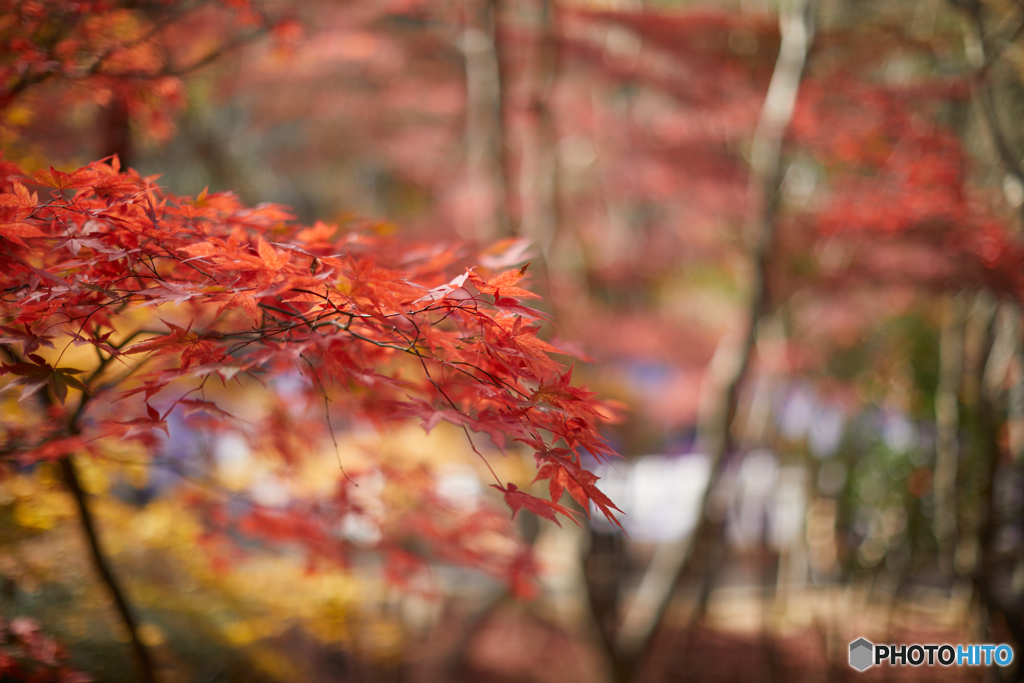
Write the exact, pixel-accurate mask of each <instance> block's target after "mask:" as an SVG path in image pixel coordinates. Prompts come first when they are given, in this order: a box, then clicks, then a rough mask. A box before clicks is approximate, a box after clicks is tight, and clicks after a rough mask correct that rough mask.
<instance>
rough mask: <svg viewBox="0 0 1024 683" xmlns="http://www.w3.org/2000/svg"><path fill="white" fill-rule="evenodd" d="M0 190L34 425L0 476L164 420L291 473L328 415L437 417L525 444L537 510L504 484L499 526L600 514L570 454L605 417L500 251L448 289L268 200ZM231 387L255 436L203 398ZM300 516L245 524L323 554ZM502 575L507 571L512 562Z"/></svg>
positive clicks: (428, 248) (60, 185) (599, 442)
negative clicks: (263, 396)
mask: <svg viewBox="0 0 1024 683" xmlns="http://www.w3.org/2000/svg"><path fill="white" fill-rule="evenodd" d="M3 189H4V190H5V192H4V194H3V195H0V206H2V211H3V217H2V224H0V234H2V236H3V237H2V238H3V241H4V245H5V252H4V254H3V256H0V259H2V261H3V265H2V269H0V270H2V273H3V275H2V288H3V291H4V297H3V302H2V306H3V310H2V314H3V318H4V323H5V324H4V328H3V330H4V337H3V345H4V348H5V349H6V350H7V353H8V355H9V356H10V362H8V363H5V364H3V366H2V372H3V374H5V375H8V376H11V377H12V378H13V384H16V385H20V387H21V401H22V402H23V403H24V404H26V405H28V406H31V405H35V406H36V410H37V411H38V412H37V415H36V417H35V418H34V419H32V420H29V421H27V422H25V423H23V424H22V425H10V426H8V428H7V431H8V433H7V439H6V446H5V449H4V451H3V457H4V459H5V460H6V461H8V462H11V463H17V464H18V465H29V464H32V463H34V462H38V461H41V460H52V459H59V458H66V457H68V456H70V455H72V454H78V453H89V454H91V455H93V456H96V457H103V455H104V453H105V450H106V445H107V444H109V443H113V442H123V441H126V440H127V441H137V442H140V443H142V444H143V445H145V446H147V447H153V446H154V445H155V444H156V439H157V437H158V433H159V432H164V433H165V434H167V433H168V418H169V416H170V415H171V414H172V413H175V412H180V413H181V415H182V416H183V417H184V418H185V419H187V420H193V421H200V422H201V423H203V424H206V425H208V426H213V427H214V428H216V429H220V430H234V431H237V432H238V433H240V434H242V435H244V437H245V438H246V439H248V440H249V442H250V444H251V447H252V448H253V450H254V451H257V452H270V453H273V454H275V455H276V456H277V457H279V458H281V459H282V460H283V461H284V462H286V463H293V462H296V461H299V460H301V459H303V458H305V457H307V456H309V454H310V452H311V451H313V450H315V445H314V440H313V439H311V438H310V435H316V434H320V435H321V436H322V437H326V433H327V432H328V431H330V432H331V436H332V437H333V436H334V435H333V428H332V427H331V425H330V422H329V420H330V415H331V413H332V412H333V413H334V414H335V416H337V415H339V414H341V415H345V416H349V418H352V417H355V416H358V417H359V418H362V419H365V420H367V421H371V422H374V423H377V424H386V423H389V422H393V421H401V420H418V421H419V422H420V423H421V424H422V425H423V427H424V428H425V429H428V430H429V429H431V428H432V427H434V426H435V425H436V424H437V423H438V422H440V421H445V422H449V423H451V424H454V425H456V426H458V427H459V428H461V429H463V430H464V431H465V435H466V438H467V439H468V440H469V443H470V444H471V445H472V446H473V448H474V450H476V452H477V453H478V454H480V456H481V457H483V452H482V451H481V450H480V449H479V448H478V446H477V443H478V441H479V436H478V435H486V436H487V437H489V440H490V441H491V442H492V443H493V444H496V445H497V446H498V447H500V448H505V447H506V446H508V445H510V444H512V443H513V442H520V443H523V444H526V445H528V446H529V448H531V449H532V450H533V451H534V453H535V456H536V460H537V464H538V466H539V467H540V471H539V473H538V478H539V479H549V480H550V481H551V496H552V499H551V500H544V499H541V498H537V497H535V496H533V495H532V494H530V493H528V492H526V491H523V490H520V489H517V487H516V485H515V484H510V483H508V484H507V483H505V482H502V481H500V480H498V481H497V483H496V484H495V487H496V488H498V489H500V490H501V491H502V493H504V496H505V500H506V502H507V503H508V504H509V506H510V507H511V508H512V510H513V513H515V512H517V511H518V510H520V509H521V508H523V507H525V508H526V509H528V510H530V511H532V512H535V513H537V514H539V515H542V516H544V517H547V518H548V519H551V520H553V521H556V518H555V514H556V513H559V514H562V515H565V516H569V517H570V518H571V517H572V514H573V513H572V512H570V511H569V510H568V509H567V508H565V507H563V506H561V505H559V503H558V499H559V497H560V495H561V492H562V490H563V489H564V488H568V490H569V492H570V493H571V494H572V496H573V498H574V499H575V500H576V501H578V502H579V503H580V505H581V506H582V509H583V510H584V511H589V506H590V504H591V503H593V504H594V505H595V506H596V507H597V508H598V509H599V510H600V511H601V512H602V513H603V514H604V515H605V516H607V518H608V519H610V520H612V521H613V522H614V521H615V516H614V511H615V510H616V508H615V506H614V504H613V503H612V502H611V501H610V500H608V499H607V498H606V497H605V496H604V495H603V494H601V493H600V491H598V490H597V488H596V486H595V483H596V477H595V476H594V475H593V474H591V473H590V472H588V471H587V470H586V469H585V468H584V467H583V466H582V465H581V458H582V457H583V455H584V454H589V455H591V456H593V457H596V458H599V459H604V458H608V457H610V456H611V455H613V453H612V451H611V450H610V448H609V447H608V445H607V443H606V442H605V440H604V439H603V438H602V437H601V436H600V434H599V433H598V431H597V423H598V422H599V420H600V418H601V411H600V406H599V404H598V403H597V402H596V401H595V400H594V398H593V396H592V395H591V394H590V393H589V392H585V391H582V390H580V389H578V388H575V387H573V386H571V384H570V381H569V380H570V377H571V369H565V368H564V366H563V365H562V364H560V363H559V362H556V360H554V358H553V356H555V355H558V354H559V353H560V352H559V351H558V349H556V348H555V347H553V346H552V345H551V344H549V343H547V342H545V341H544V340H542V339H541V338H540V337H538V331H539V330H540V327H539V324H538V323H539V322H540V321H541V320H542V315H541V314H540V313H539V312H538V311H536V310H534V309H531V308H530V307H528V306H527V305H525V304H524V300H527V299H529V298H533V297H535V295H533V294H532V293H531V292H529V291H528V290H526V289H523V288H521V287H520V286H519V285H520V283H521V280H522V279H523V277H524V275H525V273H526V270H527V268H526V265H523V266H521V267H517V268H512V269H508V270H504V271H503V272H498V271H500V270H501V269H502V268H504V267H505V266H507V265H509V264H507V263H505V262H504V260H503V258H502V253H501V252H500V251H499V252H495V253H491V254H489V255H487V256H486V257H485V259H484V261H485V262H486V263H487V264H488V265H489V266H490V268H487V267H479V268H470V269H463V271H462V273H461V274H459V275H456V276H455V277H452V271H453V270H455V266H456V264H457V263H458V261H459V259H458V256H457V254H456V252H455V251H453V250H450V249H446V248H443V247H440V246H433V245H411V244H403V243H400V242H398V241H396V240H391V239H387V238H383V237H379V236H377V235H375V234H374V232H373V230H372V229H369V228H370V227H372V226H360V225H353V226H338V225H328V224H325V223H317V224H315V225H314V226H312V227H305V226H301V225H295V224H292V223H290V222H288V218H289V217H288V215H287V213H286V212H285V211H284V210H283V209H282V208H280V207H277V206H269V205H267V206H258V207H255V208H249V207H245V206H243V205H241V204H240V203H239V202H238V200H237V199H236V198H235V197H233V196H232V195H230V194H210V195H206V194H203V195H200V196H199V197H197V198H194V199H191V198H178V197H174V196H172V195H169V194H168V193H166V192H164V191H163V190H162V189H160V187H159V186H158V185H157V184H156V183H155V181H154V180H153V179H149V178H142V177H140V176H139V175H138V174H137V173H135V172H133V171H127V172H125V171H121V170H120V168H119V165H118V162H117V159H111V160H107V161H103V162H97V163H94V164H91V165H89V166H87V167H85V168H82V169H79V170H77V171H75V172H72V173H64V172H61V171H57V170H54V169H49V170H45V171H38V172H35V173H33V174H31V175H23V174H21V173H20V172H18V170H17V169H15V168H13V167H12V166H11V165H10V164H7V165H6V166H5V167H4V177H3ZM514 251H517V250H514ZM492 271H493V272H492ZM79 346H84V347H87V348H88V347H91V348H92V351H93V353H94V355H95V361H94V362H93V363H92V364H91V365H89V366H88V367H84V366H83V367H74V366H71V365H69V364H68V363H67V362H66V361H64V360H63V357H64V355H65V352H66V351H67V350H68V349H69V348H73V347H79ZM243 378H245V379H246V380H248V379H256V380H258V381H260V382H264V383H268V384H270V385H271V386H272V389H273V390H272V391H271V392H269V393H270V394H271V396H273V397H274V399H273V401H272V404H271V405H270V406H269V407H267V408H266V411H265V413H264V414H262V415H260V416H259V419H258V420H256V422H255V423H254V422H252V421H246V420H242V419H241V418H237V417H235V416H233V415H232V414H231V413H230V412H229V411H228V410H226V409H224V408H223V407H221V406H220V405H218V403H217V402H216V401H215V400H212V399H211V398H209V397H208V396H207V393H208V388H209V387H210V385H211V383H213V384H221V385H228V384H232V383H234V384H237V385H239V386H241V384H242V380H243ZM282 378H287V379H288V382H287V387H285V383H283V381H282ZM275 383H276V384H275ZM33 402H34V403H33ZM321 450H322V449H321ZM339 466H340V467H342V468H343V467H344V463H342V462H339ZM338 476H339V478H340V479H341V480H342V483H341V484H340V485H339V489H338V491H339V492H338V498H337V499H336V500H335V501H334V503H335V505H334V506H333V507H332V510H333V511H334V514H335V515H336V516H339V515H344V514H346V513H348V512H351V511H352V510H353V509H354V508H353V507H352V506H346V504H345V498H346V495H347V492H348V489H349V485H350V484H355V482H354V481H353V480H351V479H348V478H346V477H345V476H343V472H339V475H338ZM306 512H309V513H311V514H308V515H302V514H300V513H298V511H297V510H291V511H288V512H286V513H279V512H272V513H267V514H262V516H261V513H259V512H258V511H257V512H254V513H252V514H250V515H249V516H248V517H247V518H246V519H245V520H243V527H245V528H246V529H247V530H249V531H253V530H255V529H258V530H259V531H260V533H263V534H267V533H270V534H271V535H275V534H276V535H279V536H280V535H284V536H291V537H293V538H296V539H300V540H301V539H306V540H307V541H310V542H311V543H312V544H313V545H316V546H317V547H318V548H321V549H323V548H325V547H327V546H329V545H330V543H331V539H330V537H329V536H322V535H321V536H318V535H317V534H319V533H321V532H319V531H316V529H324V528H327V527H328V526H329V525H328V524H327V522H326V521H325V520H324V519H322V518H321V517H322V516H319V517H318V516H317V515H316V514H312V513H313V511H312V510H308V511H306ZM271 518H275V519H277V521H273V522H272V521H271ZM289 520H290V521H289ZM430 523H431V522H429V521H428V522H422V524H430ZM481 523H483V524H491V525H492V526H493V524H494V523H493V522H481V521H480V520H477V521H476V522H474V524H477V525H479V524H481ZM463 531H465V530H463ZM446 535H447V537H448V538H449V540H450V539H456V541H457V542H456V543H455V545H458V543H460V542H464V541H465V539H466V537H467V535H471V534H470V533H462V532H460V531H459V530H457V529H448V530H447V531H437V532H436V533H434V531H431V533H429V534H427V535H426V537H427V538H437V539H443V538H445V537H446ZM314 541H315V543H313V542H314ZM452 553H454V554H456V555H458V554H459V553H461V554H462V559H463V560H465V561H468V562H469V563H470V564H474V565H478V564H486V563H487V559H486V558H482V557H481V558H476V557H472V553H469V551H467V550H465V549H464V548H463V549H461V550H458V551H452ZM321 554H323V555H325V556H332V555H335V556H336V555H338V553H337V552H335V551H331V550H326V551H321ZM517 562H518V563H519V564H517ZM506 564H507V565H508V566H507V567H506V569H507V570H508V572H505V573H509V572H515V571H518V569H517V567H519V565H521V564H522V563H521V561H519V560H516V558H515V557H512V558H509V561H508V563H506ZM499 573H500V572H499Z"/></svg>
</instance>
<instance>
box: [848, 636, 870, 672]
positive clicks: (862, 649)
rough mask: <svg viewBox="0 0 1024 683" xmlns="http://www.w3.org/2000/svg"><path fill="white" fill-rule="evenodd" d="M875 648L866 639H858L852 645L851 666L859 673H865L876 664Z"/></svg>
mask: <svg viewBox="0 0 1024 683" xmlns="http://www.w3.org/2000/svg"><path fill="white" fill-rule="evenodd" d="M874 653H875V646H874V645H872V644H871V642H870V641H868V640H865V639H864V638H858V639H857V640H855V641H853V642H852V643H850V666H852V667H853V668H854V669H856V670H857V671H863V670H864V669H866V668H868V667H869V666H871V665H872V664H873V663H874V662H873V661H872V660H873V659H874Z"/></svg>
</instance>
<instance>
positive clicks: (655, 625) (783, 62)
mask: <svg viewBox="0 0 1024 683" xmlns="http://www.w3.org/2000/svg"><path fill="white" fill-rule="evenodd" d="M813 20H814V2H813V0H792V2H790V4H789V6H788V7H786V8H785V9H784V10H783V11H782V12H781V13H780V16H779V28H780V32H781V36H782V42H781V45H780V48H779V56H778V59H777V61H776V64H775V69H774V71H773V73H772V78H771V82H770V84H769V87H768V93H767V95H766V96H765V101H764V104H763V106H762V109H761V114H760V117H759V118H758V122H757V127H756V129H755V131H754V138H753V143H752V146H751V154H750V176H749V181H748V190H747V194H748V207H747V211H748V213H747V221H746V224H745V226H744V234H745V236H746V239H747V241H748V244H749V254H750V260H751V262H752V266H753V268H752V278H751V282H750V285H749V286H750V295H749V299H748V303H747V306H746V309H745V311H744V314H743V318H742V320H741V321H740V322H739V324H738V325H737V326H736V327H735V328H734V329H733V331H731V332H730V333H728V334H727V335H726V336H725V337H724V338H723V339H722V340H721V342H720V343H719V346H718V349H717V351H716V352H715V355H714V357H713V358H712V360H711V363H710V365H709V367H708V370H707V372H706V374H705V379H704V385H703V387H702V397H701V406H700V413H699V416H698V420H699V422H698V445H697V448H698V451H699V452H701V453H705V454H707V455H708V456H710V457H711V461H712V466H711V474H710V476H709V478H708V483H707V486H706V488H705V490H704V494H703V497H702V501H701V507H700V509H701V511H702V515H701V518H700V521H699V522H698V524H697V527H696V528H695V529H694V530H693V532H692V533H691V535H690V537H689V539H687V540H685V541H683V542H680V543H674V544H663V545H661V546H659V547H658V549H657V550H656V551H655V554H654V557H653V558H652V560H651V564H650V567H649V568H648V571H647V573H646V575H645V576H644V577H643V579H642V581H641V585H640V588H639V589H638V591H637V598H636V599H634V600H633V604H632V605H631V606H630V609H629V610H627V611H626V613H625V615H624V616H623V620H622V626H621V628H620V629H619V634H618V638H617V642H616V649H615V652H614V653H613V655H614V659H615V661H616V670H617V671H616V678H617V680H619V681H623V682H625V681H630V680H639V675H640V671H639V665H640V663H641V662H642V661H643V660H644V659H645V656H646V655H649V654H650V652H651V651H652V645H653V644H654V642H655V641H656V640H657V632H658V631H659V630H661V629H662V628H663V626H664V623H665V621H666V616H667V614H668V610H669V607H670V605H671V602H672V598H673V597H674V595H675V593H676V590H677V589H678V587H679V585H680V584H681V582H682V580H683V578H684V576H685V575H686V573H687V571H688V569H689V565H690V564H691V561H692V559H693V558H694V556H695V549H696V547H697V546H698V545H699V544H704V545H706V541H707V539H708V538H709V537H710V536H713V535H715V533H716V531H717V529H715V528H713V527H714V526H716V525H714V524H713V523H712V520H711V519H710V517H709V515H708V508H709V502H710V499H711V494H712V492H713V490H714V487H715V485H716V483H717V481H718V479H719V476H720V474H721V471H722V464H723V462H724V460H725V455H726V453H727V452H728V451H729V450H730V448H731V446H732V443H731V441H732V439H731V432H732V423H733V421H734V419H735V416H736V409H737V403H738V397H739V391H740V387H741V386H742V384H743V381H744V379H745V378H746V376H747V372H748V369H749V365H750V357H751V353H752V351H753V348H754V343H755V340H756V339H757V332H758V325H759V322H760V320H761V318H762V317H763V316H764V315H765V313H766V312H767V311H768V310H770V307H771V297H770V294H769V291H768V280H769V270H770V268H771V257H772V253H773V249H774V244H775V227H776V214H777V208H778V195H779V186H780V181H781V178H782V177H783V175H784V174H783V170H784V169H783V157H782V146H783V140H784V137H785V134H786V131H787V129H788V128H789V124H790V121H791V120H792V116H793V110H794V108H795V106H796V98H797V94H798V92H799V88H800V83H801V81H802V79H803V74H804V67H805V65H806V62H807V55H808V52H809V50H810V46H811V42H812V39H813V32H814V21H813ZM716 555H717V553H716V552H714V551H711V552H710V554H709V555H708V557H709V558H713V557H714V556H716ZM712 563H713V562H712Z"/></svg>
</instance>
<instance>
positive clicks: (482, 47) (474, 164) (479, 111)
mask: <svg viewBox="0 0 1024 683" xmlns="http://www.w3.org/2000/svg"><path fill="white" fill-rule="evenodd" d="M499 15H500V12H499V7H498V1H497V0H466V4H465V27H464V29H463V31H462V41H461V42H462V53H463V55H464V57H465V61H466V174H467V178H466V181H467V190H468V192H469V197H468V200H469V201H470V202H471V205H472V211H471V215H472V220H473V222H474V225H473V227H472V230H473V234H472V235H470V236H471V237H473V238H475V239H477V240H479V241H481V242H487V241H490V240H494V239H497V238H499V237H506V236H509V235H512V234H514V227H513V225H512V221H511V217H510V215H509V212H508V210H507V208H508V184H509V183H508V178H507V172H508V167H509V162H508V159H507V156H508V155H507V152H506V150H505V144H506V140H505V126H504V120H503V116H504V108H505V107H504V84H503V83H502V79H501V76H502V73H501V63H500V59H499V55H498V46H499V43H498V38H497V36H498V17H499Z"/></svg>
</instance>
